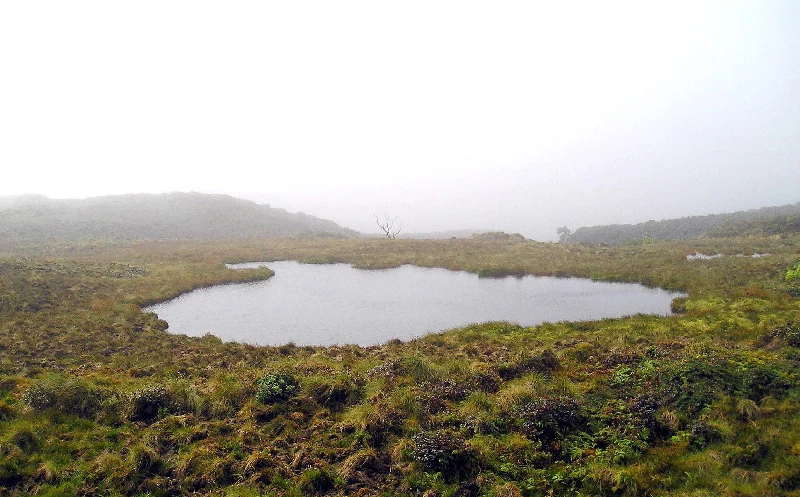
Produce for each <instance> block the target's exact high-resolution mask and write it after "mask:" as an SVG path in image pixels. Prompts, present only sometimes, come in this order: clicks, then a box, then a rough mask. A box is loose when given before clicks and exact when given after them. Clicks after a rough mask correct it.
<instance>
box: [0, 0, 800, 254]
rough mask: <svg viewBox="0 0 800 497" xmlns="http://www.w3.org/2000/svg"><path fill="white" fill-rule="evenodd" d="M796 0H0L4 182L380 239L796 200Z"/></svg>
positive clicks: (55, 193)
mask: <svg viewBox="0 0 800 497" xmlns="http://www.w3.org/2000/svg"><path fill="white" fill-rule="evenodd" d="M798 26H800V2H796V1H792V0H789V1H784V2H777V1H749V2H735V1H722V2H702V1H690V2H676V1H669V2H658V3H656V2H642V1H635V2H594V1H592V2H562V1H559V2H555V1H547V2H539V3H537V2H529V1H528V2H519V3H517V2H488V1H487V2H481V3H472V2H464V1H456V2H436V1H430V0H426V1H421V2H415V1H408V0H404V1H402V2H391V3H390V2H376V1H374V0H372V1H364V2H348V1H337V2H331V1H322V2H303V1H292V2H267V1H259V2H202V1H188V2H177V1H175V2H171V1H164V0H159V1H136V2H110V1H107V0H104V1H97V2H85V1H79V0H76V1H69V2H64V1H53V2H46V1H41V2H39V1H37V2H27V1H20V2H2V3H0V170H1V171H2V177H1V178H0V195H15V194H21V193H42V194H45V195H48V196H51V197H58V198H60V197H86V196H97V195H106V194H120V193H135V192H151V193H158V192H169V191H201V192H214V193H228V194H231V195H235V196H240V197H244V198H249V199H252V200H256V201H259V202H262V203H269V204H271V205H273V206H277V207H283V208H286V209H288V210H290V211H303V212H307V213H310V214H314V215H317V216H320V217H326V218H330V219H333V220H334V221H336V222H338V223H339V224H342V225H345V226H348V227H351V228H355V229H359V230H362V231H373V232H374V231H378V228H377V226H375V225H374V219H373V214H383V213H384V212H387V213H389V214H391V215H396V216H399V217H400V218H402V222H403V227H404V230H405V231H409V232H422V231H433V230H446V229H459V228H483V229H497V230H504V231H509V232H520V233H523V234H525V235H526V236H529V237H533V238H536V239H540V240H547V239H554V238H556V233H555V230H556V228H557V227H558V226H562V225H567V226H569V227H571V228H573V229H574V228H576V227H579V226H584V225H596V224H605V223H612V222H625V223H628V222H640V221H647V220H649V219H662V218H668V217H680V216H686V215H695V214H708V213H714V212H726V211H733V210H741V209H749V208H755V207H761V206H766V205H779V204H785V203H794V202H798V201H800V29H798Z"/></svg>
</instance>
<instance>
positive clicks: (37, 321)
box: [0, 235, 800, 497]
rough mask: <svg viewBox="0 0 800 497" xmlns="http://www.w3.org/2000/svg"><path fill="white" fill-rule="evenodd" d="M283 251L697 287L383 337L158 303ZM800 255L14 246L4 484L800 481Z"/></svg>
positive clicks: (760, 250) (1, 424) (546, 248)
mask: <svg viewBox="0 0 800 497" xmlns="http://www.w3.org/2000/svg"><path fill="white" fill-rule="evenodd" d="M695 252H701V253H706V254H717V253H721V254H725V255H728V256H730V257H720V258H715V259H709V260H687V258H686V256H687V255H689V254H694V253H695ZM765 253H768V254H770V255H769V256H766V257H760V258H751V257H734V256H735V255H738V254H742V255H750V254H765ZM285 259H294V260H301V261H306V262H314V263H326V262H344V263H351V264H353V265H355V266H356V267H359V268H367V269H378V268H387V267H394V266H398V265H402V264H415V265H418V266H423V267H443V268H448V269H458V270H466V271H471V272H474V273H477V274H479V275H481V276H485V277H499V276H505V275H525V274H532V275H548V276H561V277H569V276H579V277H588V278H592V279H596V280H602V281H626V282H641V283H645V284H647V285H650V286H659V287H662V288H665V289H670V290H680V291H685V292H687V293H688V297H687V298H682V299H676V300H675V301H674V302H673V310H674V311H675V312H676V313H677V314H676V315H675V316H670V317H654V316H641V315H640V316H632V317H628V318H622V319H607V320H601V321H592V322H577V323H568V322H564V323H545V324H542V325H539V326H535V327H532V328H523V327H520V326H517V325H515V324H513V323H505V322H496V323H483V324H475V325H472V326H468V327H466V328H461V329H455V330H449V331H446V332H443V333H440V334H434V335H429V336H426V337H423V338H419V339H416V340H413V341H410V342H400V341H391V342H389V343H386V344H384V345H380V346H373V347H358V346H350V345H342V346H333V347H300V346H296V345H293V344H291V343H290V344H286V345H283V346H279V347H255V346H251V345H244V344H236V343H223V342H222V341H220V340H219V339H217V338H216V337H213V336H210V335H208V336H205V337H201V338H190V337H186V336H182V335H174V334H170V333H168V331H167V325H166V323H165V322H164V321H162V320H159V319H158V318H157V317H156V316H155V315H153V314H148V313H145V312H142V311H141V307H143V306H145V305H147V304H150V303H153V302H157V301H161V300H165V299H169V298H172V297H174V296H176V295H179V294H180V293H183V292H186V291H188V290H191V289H193V288H199V287H203V286H209V285H213V284H218V283H225V282H242V281H253V280H258V279H264V278H268V277H269V276H270V275H271V274H272V273H271V272H270V271H269V270H267V269H256V270H252V271H239V270H231V269H227V268H226V267H225V263H233V262H246V261H263V260H267V261H268V260H285ZM798 259H800V238H798V237H797V236H796V235H795V236H773V237H755V238H753V237H751V238H721V239H697V240H687V241H681V242H665V243H654V244H644V245H636V246H633V245H631V246H619V247H592V246H581V245H570V244H549V243H537V242H532V241H519V240H516V239H508V240H492V239H479V240H446V241H420V240H416V241H413V240H363V239H342V240H340V239H294V240H238V241H224V242H213V243H212V242H130V243H82V244H78V243H75V244H62V245H50V246H29V247H2V248H0V493H2V494H5V495H13V496H23V495H98V496H99V495H104V496H105V495H153V496H160V495H230V496H256V495H276V496H277V495H287V496H294V495H311V494H317V495H360V496H370V495H427V496H434V495H438V496H455V495H459V496H479V495H480V496H484V495H485V496H498V497H499V496H538V495H542V496H544V495H576V496H577V495H587V496H588V495H686V496H689V495H692V496H701V495H727V496H734V495H736V496H739V495H741V496H746V495H753V496H755V495H759V496H762V495H800V381H799V379H798V366H799V365H800V299H798V297H800V291H798V290H799V289H800V287H799V286H798V284H799V283H800V278H799V277H797V276H793V275H796V274H797V273H796V271H797V267H798V266H797V265H796V264H797V262H798ZM391 318H392V317H391V316H386V319H391Z"/></svg>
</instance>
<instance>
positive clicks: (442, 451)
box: [413, 430, 476, 481]
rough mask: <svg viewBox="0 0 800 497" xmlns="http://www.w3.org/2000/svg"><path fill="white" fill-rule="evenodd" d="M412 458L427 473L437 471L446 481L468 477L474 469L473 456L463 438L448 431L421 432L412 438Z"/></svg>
mask: <svg viewBox="0 0 800 497" xmlns="http://www.w3.org/2000/svg"><path fill="white" fill-rule="evenodd" d="M413 443H414V447H413V456H414V459H416V460H417V461H418V462H420V463H422V465H423V467H424V468H425V469H426V470H428V471H438V472H441V473H442V476H443V477H444V478H445V480H447V481H457V480H461V479H464V478H465V477H468V476H469V475H470V474H472V472H473V471H474V469H475V461H476V459H475V454H474V453H473V451H472V449H471V448H470V447H469V446H468V445H467V443H466V441H465V440H464V437H462V436H461V435H459V434H458V433H455V432H453V431H448V430H440V431H433V432H423V433H419V434H417V435H415V436H414V438H413Z"/></svg>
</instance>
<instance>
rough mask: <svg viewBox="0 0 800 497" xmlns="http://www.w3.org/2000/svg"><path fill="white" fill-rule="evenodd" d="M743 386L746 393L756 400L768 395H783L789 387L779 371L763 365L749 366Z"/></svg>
mask: <svg viewBox="0 0 800 497" xmlns="http://www.w3.org/2000/svg"><path fill="white" fill-rule="evenodd" d="M743 386H744V391H745V395H746V396H747V397H748V398H749V399H752V400H755V401H760V400H761V399H763V398H764V397H766V396H767V395H774V396H776V397H781V396H782V395H783V394H784V392H785V391H786V389H787V388H788V385H787V384H786V382H784V381H782V380H781V378H780V375H779V374H778V373H777V372H775V371H774V370H772V369H770V368H768V367H766V366H761V365H753V366H749V367H748V368H747V369H746V370H745V372H744V385H743Z"/></svg>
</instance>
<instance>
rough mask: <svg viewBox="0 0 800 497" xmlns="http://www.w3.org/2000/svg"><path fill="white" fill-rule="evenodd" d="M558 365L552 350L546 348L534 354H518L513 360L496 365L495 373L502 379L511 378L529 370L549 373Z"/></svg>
mask: <svg viewBox="0 0 800 497" xmlns="http://www.w3.org/2000/svg"><path fill="white" fill-rule="evenodd" d="M559 367H561V364H560V363H559V361H558V358H557V357H556V355H555V354H554V353H553V351H552V350H550V349H547V350H545V351H543V352H541V353H539V354H535V355H528V354H525V353H523V354H520V356H519V357H518V358H517V359H516V360H515V361H512V362H507V363H505V364H501V365H500V366H498V368H497V374H498V375H499V376H500V378H502V379H504V380H511V379H514V378H519V377H520V376H522V375H524V374H526V373H531V372H535V373H549V372H551V371H555V370H557V369H558V368H559Z"/></svg>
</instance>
